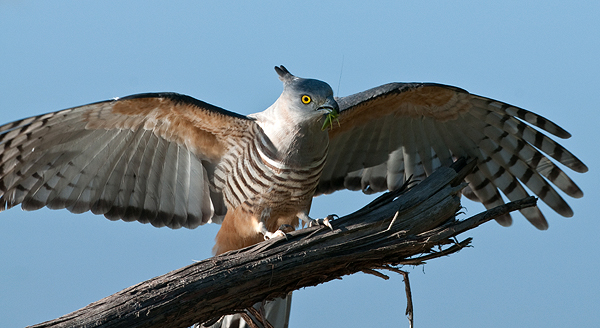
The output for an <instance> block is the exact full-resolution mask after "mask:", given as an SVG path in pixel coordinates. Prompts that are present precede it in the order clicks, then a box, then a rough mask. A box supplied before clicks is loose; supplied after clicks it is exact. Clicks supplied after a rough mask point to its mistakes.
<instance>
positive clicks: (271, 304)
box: [194, 293, 292, 328]
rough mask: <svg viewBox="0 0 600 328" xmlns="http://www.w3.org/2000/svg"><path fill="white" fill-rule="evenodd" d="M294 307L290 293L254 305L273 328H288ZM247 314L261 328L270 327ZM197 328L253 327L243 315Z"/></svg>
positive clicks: (224, 318)
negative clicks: (291, 310) (283, 296)
mask: <svg viewBox="0 0 600 328" xmlns="http://www.w3.org/2000/svg"><path fill="white" fill-rule="evenodd" d="M291 306H292V293H289V294H288V295H287V297H285V298H276V299H274V300H272V301H266V302H264V304H263V302H259V303H256V304H254V308H255V309H256V310H258V312H259V313H262V314H263V315H264V318H265V319H266V320H267V321H268V322H269V323H270V324H271V326H272V327H273V328H287V327H288V323H289V321H290V309H291ZM246 314H247V315H248V316H249V317H250V318H252V320H253V321H254V323H255V324H256V325H257V326H258V327H261V328H266V327H268V326H266V325H264V323H263V322H262V320H261V318H257V317H255V316H253V315H252V314H250V312H248V311H246ZM194 327H197V328H249V327H251V326H250V325H248V324H247V323H246V321H244V319H243V318H242V315H241V314H230V315H226V316H223V317H222V318H221V319H219V321H217V322H215V323H214V324H213V325H211V326H202V325H196V326H194Z"/></svg>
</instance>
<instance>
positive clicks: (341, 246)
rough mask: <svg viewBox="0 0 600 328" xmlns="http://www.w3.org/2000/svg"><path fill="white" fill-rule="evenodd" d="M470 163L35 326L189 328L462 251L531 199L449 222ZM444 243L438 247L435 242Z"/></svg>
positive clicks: (170, 273)
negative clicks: (293, 294)
mask: <svg viewBox="0 0 600 328" xmlns="http://www.w3.org/2000/svg"><path fill="white" fill-rule="evenodd" d="M472 167H473V164H472V163H470V164H467V163H466V162H465V161H458V162H457V163H455V165H453V167H452V168H441V169H439V170H437V171H436V172H435V173H434V174H432V175H431V176H430V177H429V178H427V179H425V180H424V181H423V182H421V183H420V184H418V185H416V186H415V187H413V188H411V189H409V190H408V191H405V192H403V193H400V192H394V193H387V194H385V195H383V196H381V197H379V198H378V199H376V200H375V201H373V202H372V203H371V204H369V205H367V206H366V207H365V208H363V209H361V210H359V211H357V212H355V213H353V214H350V215H348V216H346V217H343V218H340V219H337V220H335V221H333V227H334V229H333V230H329V228H325V227H313V228H307V229H301V230H297V231H294V232H291V233H289V234H288V236H287V240H286V239H284V238H278V239H272V240H269V241H266V242H263V243H260V244H257V245H254V246H251V247H247V248H245V249H242V250H237V251H232V252H228V253H225V254H222V255H220V256H216V257H213V258H209V259H207V260H204V261H201V262H198V263H195V264H192V265H189V266H186V267H184V268H181V269H179V270H175V271H172V272H169V273H167V274H165V275H162V276H159V277H156V278H153V279H150V280H148V281H145V282H142V283H139V284H137V285H135V286H132V287H129V288H126V289H124V290H122V291H120V292H118V293H116V294H113V295H111V296H109V297H106V298H104V299H101V300H99V301H97V302H94V303H92V304H90V305H88V306H86V307H84V308H82V309H80V310H77V311H75V312H72V313H70V314H67V315H65V316H63V317H60V318H58V319H55V320H51V321H47V322H44V323H41V324H38V325H35V326H32V327H38V328H41V327H167V326H168V327H189V326H191V325H193V324H194V323H196V322H205V321H207V320H210V319H213V318H215V317H220V316H221V315H224V314H230V313H235V312H240V311H243V309H245V308H249V307H251V306H252V305H253V304H254V303H256V302H260V301H262V300H265V299H271V298H275V297H279V296H284V295H285V294H286V293H288V292H290V291H293V290H296V289H300V288H303V287H307V286H315V285H318V284H321V283H324V282H327V281H330V280H332V279H336V278H339V277H341V276H344V275H348V274H353V273H356V272H360V271H365V272H369V273H373V270H376V269H392V270H394V268H393V266H395V265H402V264H411V265H414V264H420V263H422V262H423V261H425V260H430V259H433V258H436V257H439V256H443V255H447V254H450V253H454V252H457V251H459V250H460V249H461V248H462V247H464V246H466V245H468V244H469V242H470V241H471V239H470V238H469V239H466V240H464V241H462V242H460V243H456V242H455V241H454V240H455V239H453V237H454V236H456V235H458V234H460V233H462V232H464V231H467V230H470V229H473V228H475V227H477V226H478V225H480V224H482V223H484V222H487V221H489V220H491V219H493V218H494V217H496V216H498V215H502V214H504V213H508V212H510V211H514V210H517V209H520V208H524V207H528V206H533V205H535V202H536V199H535V198H534V197H530V198H527V199H524V200H522V201H518V202H513V203H509V204H507V205H504V206H500V207H497V208H495V209H492V210H490V211H487V212H484V213H481V214H479V215H476V216H474V217H471V218H469V219H466V220H464V221H456V220H455V218H454V217H455V214H456V212H457V211H458V210H459V209H460V201H459V198H460V197H459V192H460V190H461V188H462V187H463V185H462V181H463V178H464V176H465V175H466V174H467V173H468V172H470V170H471V169H472ZM445 245H451V246H450V247H447V246H446V248H445V249H444V250H442V251H434V247H435V248H436V249H437V248H438V247H437V246H445Z"/></svg>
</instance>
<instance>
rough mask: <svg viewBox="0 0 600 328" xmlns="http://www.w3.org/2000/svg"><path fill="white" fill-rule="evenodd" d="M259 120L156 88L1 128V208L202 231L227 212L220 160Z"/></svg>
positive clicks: (32, 118)
mask: <svg viewBox="0 0 600 328" xmlns="http://www.w3.org/2000/svg"><path fill="white" fill-rule="evenodd" d="M249 124H254V123H253V121H251V120H249V119H247V118H246V117H244V116H240V115H237V114H234V113H231V112H228V111H226V110H224V109H221V108H218V107H215V106H212V105H210V104H207V103H204V102H202V101H199V100H196V99H194V98H191V97H188V96H184V95H179V94H174V93H149V94H140V95H134V96H129V97H125V98H120V99H115V100H111V101H104V102H98V103H94V104H90V105H85V106H81V107H75V108H70V109H65V110H62V111H58V112H54V113H49V114H45V115H40V116H35V117H30V118H26V119H23V120H20V121H17V122H13V123H9V124H6V125H4V126H1V127H0V211H2V210H5V209H8V208H11V207H13V206H15V205H18V204H22V205H21V206H22V208H23V209H24V210H35V209H39V208H41V207H43V206H48V207H49V208H51V209H62V208H66V209H68V210H69V211H71V212H74V213H82V212H85V211H90V210H91V211H92V212H93V213H95V214H104V215H105V216H106V217H107V218H109V219H111V220H118V219H122V220H125V221H135V220H137V221H140V222H142V223H148V222H149V223H151V224H152V225H154V226H168V227H170V228H179V227H187V228H195V227H197V226H198V225H201V224H204V223H207V222H210V221H211V220H215V219H219V217H220V216H222V215H224V214H225V212H226V209H225V206H224V204H223V200H222V196H221V195H220V194H219V193H218V191H215V190H211V189H210V180H211V179H212V172H213V169H214V166H215V164H216V163H218V162H219V160H220V158H221V156H223V155H224V154H225V153H226V152H227V150H228V149H229V148H230V147H231V146H232V145H234V144H236V142H238V141H239V140H238V138H239V136H240V133H241V132H243V131H245V130H247V129H248V125H249Z"/></svg>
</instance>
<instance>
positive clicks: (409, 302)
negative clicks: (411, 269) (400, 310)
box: [400, 270, 414, 328]
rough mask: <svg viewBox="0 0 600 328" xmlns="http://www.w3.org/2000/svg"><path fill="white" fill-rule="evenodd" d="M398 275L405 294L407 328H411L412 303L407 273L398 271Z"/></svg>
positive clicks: (412, 323)
mask: <svg viewBox="0 0 600 328" xmlns="http://www.w3.org/2000/svg"><path fill="white" fill-rule="evenodd" d="M400 274H401V275H402V277H403V278H404V291H405V292H406V312H405V313H404V314H406V316H407V317H408V327H409V328H413V325H414V322H413V302H412V293H411V291H410V281H409V280H408V272H406V271H402V270H400Z"/></svg>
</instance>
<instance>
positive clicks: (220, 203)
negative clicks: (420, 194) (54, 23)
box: [0, 66, 587, 254]
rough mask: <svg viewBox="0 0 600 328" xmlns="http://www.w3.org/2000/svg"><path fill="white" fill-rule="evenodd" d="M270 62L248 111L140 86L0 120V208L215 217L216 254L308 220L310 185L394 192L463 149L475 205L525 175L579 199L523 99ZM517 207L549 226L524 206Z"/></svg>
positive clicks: (513, 189) (554, 195)
mask: <svg viewBox="0 0 600 328" xmlns="http://www.w3.org/2000/svg"><path fill="white" fill-rule="evenodd" d="M275 70H276V71H277V74H278V75H279V78H280V80H281V81H282V82H283V87H284V88H283V93H282V94H281V96H280V97H279V98H278V99H277V100H276V101H275V103H274V104H273V105H271V106H270V107H269V108H267V109H266V110H264V111H262V112H259V113H256V114H252V115H248V116H242V115H238V114H235V113H232V112H229V111H227V110H225V109H222V108H219V107H216V106H213V105H210V104H208V103H205V102H203V101H200V100H197V99H194V98H191V97H189V96H185V95H181V94H175V93H146V94H138V95H133V96H128V97H123V98H116V99H113V100H109V101H103V102H97V103H92V104H89V105H84V106H80V107H74V108H69V109H65V110H62V111H58V112H53V113H48V114H44V115H39V116H35V117H30V118H26V119H22V120H19V121H16V122H13V123H8V124H5V125H3V126H1V127H0V211H2V210H5V209H9V208H11V207H13V206H16V205H18V204H21V207H22V208H23V209H24V210H35V209H39V208H41V207H44V206H47V207H49V208H51V209H62V208H66V209H68V210H69V211H71V212H73V213H82V212H86V211H91V212H93V213H95V214H102V215H104V216H106V217H107V218H108V219H111V220H119V219H121V220H124V221H139V222H142V223H151V224H152V225H154V226H157V227H161V226H167V227H170V228H174V229H175V228H180V227H186V228H195V227H197V226H199V225H202V224H205V223H209V222H216V223H221V228H220V230H219V232H218V234H217V237H216V245H215V247H214V249H213V250H214V252H215V254H221V253H223V252H226V251H229V250H234V249H239V248H242V247H245V246H248V245H251V244H254V243H257V242H259V241H262V240H264V239H266V238H272V237H273V236H277V235H281V231H279V230H278V227H280V226H281V225H283V224H287V225H291V226H293V227H295V226H298V224H299V220H302V221H304V222H306V223H309V224H310V223H314V222H316V221H315V220H313V219H312V218H310V217H309V210H310V206H311V201H312V198H313V197H314V196H317V195H321V194H328V193H331V192H334V191H336V190H341V189H350V190H361V191H363V192H364V193H374V192H379V191H385V190H395V189H396V188H398V187H400V186H401V185H402V184H403V183H404V182H405V181H406V180H407V178H408V177H411V176H412V177H413V179H415V180H420V179H423V178H424V177H426V176H427V175H429V174H431V173H432V172H433V171H434V170H436V169H437V168H438V167H440V166H447V165H450V164H451V163H452V161H453V160H454V159H456V158H458V157H470V158H473V159H476V161H477V166H476V168H475V170H474V171H473V172H471V173H470V174H469V175H468V176H467V177H466V179H465V180H466V182H467V183H468V187H467V188H466V189H465V191H464V192H463V193H464V195H465V196H466V197H468V198H470V199H473V200H476V201H479V202H481V203H483V205H484V206H485V207H486V208H492V207H495V206H497V205H500V204H503V203H504V200H503V198H502V196H501V193H502V194H504V195H505V196H506V198H508V199H509V200H517V199H521V198H524V197H526V196H528V191H527V190H526V189H525V188H524V186H527V187H528V188H529V190H530V191H531V192H533V193H534V194H536V195H537V196H538V197H539V198H540V199H541V200H542V201H544V202H545V203H546V204H547V205H548V206H549V207H550V208H552V209H553V210H554V211H556V212H557V213H558V214H560V215H562V216H565V217H570V216H572V215H573V211H572V210H571V208H570V207H569V205H568V204H567V203H566V202H565V200H564V199H563V198H562V197H561V195H560V194H559V193H558V192H557V190H556V189H555V187H556V188H558V189H560V190H561V191H562V192H564V193H565V194H567V195H569V196H571V197H575V198H579V197H582V196H583V193H582V191H581V190H580V189H579V187H578V186H577V185H576V184H575V183H574V182H573V181H572V180H571V179H570V178H569V177H568V176H567V175H566V174H565V173H564V172H563V170H562V169H561V168H560V167H559V166H558V165H557V163H556V162H558V163H561V164H562V165H564V166H566V167H568V168H569V169H572V170H574V171H576V172H586V171H587V167H586V166H585V164H583V163H582V162H581V161H580V160H579V159H578V158H577V157H575V156H574V155H573V154H571V153H570V152H569V151H568V150H566V149H565V148H564V147H562V146H561V145H560V144H558V143H557V142H556V141H554V140H552V139H551V138H550V137H548V136H547V135H545V134H544V133H543V132H541V131H540V130H538V129H536V128H535V127H537V128H539V129H541V130H545V131H546V132H548V133H551V134H553V135H555V136H556V137H559V138H569V137H570V136H571V135H570V134H569V133H568V132H567V131H565V130H563V129H562V128H561V127H559V126H558V125H556V124H554V123H552V122H551V121H549V120H547V119H545V118H543V117H541V116H539V115H537V114H534V113H532V112H529V111H527V110H525V109H522V108H518V107H515V106H512V105H509V104H506V103H503V102H500V101H497V100H493V99H489V98H485V97H481V96H477V95H473V94H470V93H468V92H467V91H465V90H463V89H460V88H457V87H453V86H448V85H442V84H436V83H389V84H385V85H382V86H379V87H375V88H373V89H369V90H366V91H363V92H360V93H357V94H354V95H350V96H347V97H341V98H335V97H334V95H333V91H332V89H331V87H330V86H329V85H328V84H327V83H325V82H322V81H319V80H315V79H304V78H299V77H296V76H294V75H292V74H291V73H290V72H289V71H288V70H287V69H286V68H285V67H283V66H278V67H275ZM550 158H553V159H554V160H555V161H553V160H551V159H550ZM521 213H522V214H523V215H524V216H525V218H527V220H529V221H530V222H531V223H532V224H533V225H534V226H535V227H537V228H538V229H546V228H547V227H548V223H547V221H546V219H545V218H544V216H543V214H542V213H541V212H540V211H539V209H538V208H537V207H533V208H526V209H523V210H521ZM497 220H498V222H499V223H500V224H502V225H505V226H507V225H510V223H511V217H510V215H509V214H507V215H505V216H503V217H501V218H499V219H497Z"/></svg>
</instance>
